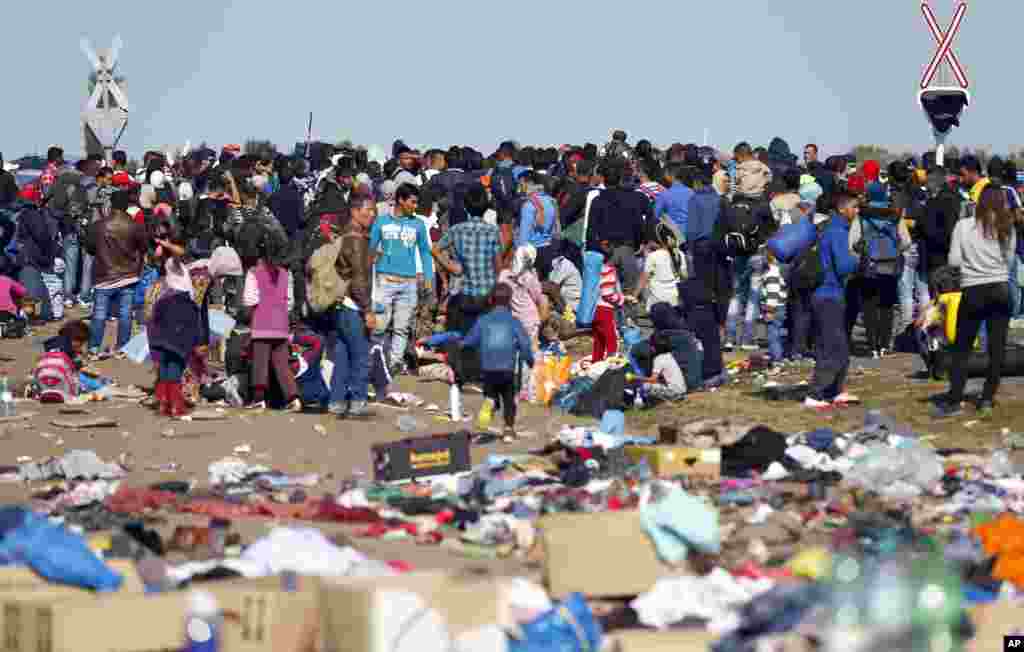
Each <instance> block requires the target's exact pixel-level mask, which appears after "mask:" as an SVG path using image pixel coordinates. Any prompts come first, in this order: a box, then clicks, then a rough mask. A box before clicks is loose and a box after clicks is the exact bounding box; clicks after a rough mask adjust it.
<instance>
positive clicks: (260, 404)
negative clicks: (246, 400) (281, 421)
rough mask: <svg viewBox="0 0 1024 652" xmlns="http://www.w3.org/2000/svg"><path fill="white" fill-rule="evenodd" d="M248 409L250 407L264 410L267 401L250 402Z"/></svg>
mask: <svg viewBox="0 0 1024 652" xmlns="http://www.w3.org/2000/svg"><path fill="white" fill-rule="evenodd" d="M248 409H250V410H266V409H267V402H266V401H258V402H256V403H250V404H249V407H248Z"/></svg>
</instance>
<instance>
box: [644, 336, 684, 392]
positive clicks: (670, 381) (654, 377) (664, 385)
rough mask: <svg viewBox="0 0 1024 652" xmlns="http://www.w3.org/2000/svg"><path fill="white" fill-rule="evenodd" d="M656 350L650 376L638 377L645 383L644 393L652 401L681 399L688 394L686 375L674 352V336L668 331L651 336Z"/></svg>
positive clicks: (653, 347) (652, 344)
mask: <svg viewBox="0 0 1024 652" xmlns="http://www.w3.org/2000/svg"><path fill="white" fill-rule="evenodd" d="M651 348H652V349H653V352H654V360H653V369H652V370H651V376H650V378H638V379H637V380H638V381H640V382H642V383H644V395H645V398H646V399H648V401H649V402H651V403H658V402H670V401H679V400H682V399H683V398H685V396H686V376H685V375H683V370H682V368H680V366H679V362H677V361H676V357H675V356H674V355H673V354H672V338H671V336H670V335H669V334H668V333H665V332H659V333H655V334H654V336H653V337H652V338H651Z"/></svg>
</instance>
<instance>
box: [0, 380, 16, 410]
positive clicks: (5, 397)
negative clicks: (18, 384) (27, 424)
mask: <svg viewBox="0 0 1024 652" xmlns="http://www.w3.org/2000/svg"><path fill="white" fill-rule="evenodd" d="M13 416H14V393H13V392H11V380H10V378H9V377H8V376H7V372H6V371H5V372H3V375H0V417H13Z"/></svg>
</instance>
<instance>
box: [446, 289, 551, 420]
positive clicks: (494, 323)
mask: <svg viewBox="0 0 1024 652" xmlns="http://www.w3.org/2000/svg"><path fill="white" fill-rule="evenodd" d="M512 295H513V289H512V288H511V287H510V286H509V285H507V284H505V283H498V284H497V285H496V286H495V287H494V291H493V292H492V293H491V306H492V308H491V311H490V312H488V313H487V314H486V315H484V316H483V317H481V318H480V319H479V321H477V323H476V324H475V325H474V326H473V330H472V331H470V333H469V335H467V336H466V337H465V338H463V340H462V346H463V347H465V348H471V349H473V348H478V349H479V350H480V367H481V375H482V379H483V385H484V397H485V399H484V404H483V407H481V408H480V414H479V416H478V419H477V422H478V425H479V427H480V429H486V428H487V427H488V426H490V423H491V418H492V416H493V415H494V410H495V409H496V408H499V407H500V408H501V410H502V414H503V416H504V417H505V431H504V436H506V437H515V436H516V431H515V427H516V390H517V385H518V383H517V382H516V378H517V375H518V369H517V368H516V365H517V362H518V361H521V362H523V363H524V364H525V365H526V366H527V367H530V368H532V367H533V363H534V357H533V344H532V343H531V342H530V337H529V336H528V335H527V334H526V329H525V328H523V324H522V323H521V322H520V321H519V320H518V319H516V318H515V317H514V316H513V315H512V311H511V309H510V306H511V304H512Z"/></svg>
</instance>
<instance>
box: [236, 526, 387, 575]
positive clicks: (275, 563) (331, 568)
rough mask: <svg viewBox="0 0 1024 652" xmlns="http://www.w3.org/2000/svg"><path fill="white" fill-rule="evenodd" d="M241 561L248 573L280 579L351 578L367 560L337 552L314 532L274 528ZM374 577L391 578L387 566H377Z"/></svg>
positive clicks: (345, 551)
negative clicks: (290, 575)
mask: <svg viewBox="0 0 1024 652" xmlns="http://www.w3.org/2000/svg"><path fill="white" fill-rule="evenodd" d="M241 560H242V561H244V562H247V563H248V564H251V566H250V567H249V572H258V573H259V574H260V575H279V574H280V573H283V572H286V571H291V572H295V573H298V574H299V575H316V576H320V577H344V576H350V575H351V574H352V573H353V571H354V570H355V569H356V567H358V566H366V565H367V564H369V563H370V560H369V559H368V558H367V557H365V556H364V555H363V554H362V553H360V552H358V551H357V550H355V549H354V548H349V547H345V548H340V547H338V546H336V545H334V544H333V543H331V542H330V541H329V540H328V539H327V537H325V536H324V535H323V533H322V532H320V531H319V530H316V529H314V528H287V527H279V528H274V529H273V530H271V531H270V533H269V534H268V535H267V536H265V537H263V538H262V539H258V540H256V541H254V542H253V543H252V545H250V546H249V547H248V548H246V549H245V552H243V553H242V556H241ZM376 570H377V571H379V572H377V573H375V574H377V575H393V573H391V572H390V569H389V568H388V567H387V565H386V564H380V565H379V566H378V568H377V569H376Z"/></svg>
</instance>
